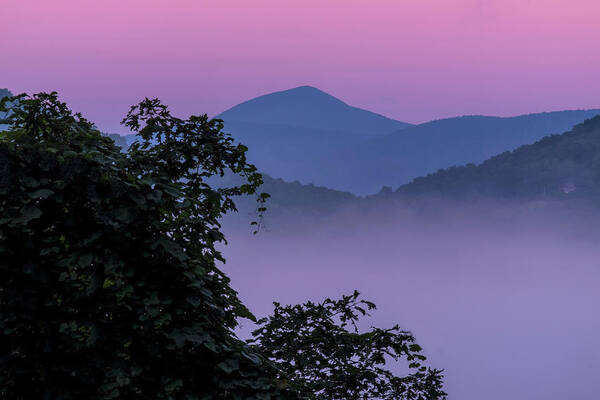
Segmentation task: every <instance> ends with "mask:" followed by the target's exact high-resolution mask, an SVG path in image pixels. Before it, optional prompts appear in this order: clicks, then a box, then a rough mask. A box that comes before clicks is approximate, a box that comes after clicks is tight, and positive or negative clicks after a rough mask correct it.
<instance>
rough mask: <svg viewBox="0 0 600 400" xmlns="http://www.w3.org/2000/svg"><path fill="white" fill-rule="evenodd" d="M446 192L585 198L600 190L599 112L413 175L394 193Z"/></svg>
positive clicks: (452, 194)
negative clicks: (473, 160) (480, 157)
mask: <svg viewBox="0 0 600 400" xmlns="http://www.w3.org/2000/svg"><path fill="white" fill-rule="evenodd" d="M396 193H398V194H411V195H439V196H443V197H455V198H456V197H460V198H468V197H478V196H485V197H496V198H507V197H508V198H536V197H548V196H553V197H555V196H558V197H564V196H569V197H587V196H595V195H598V194H600V116H596V117H594V118H591V119H588V120H586V121H585V122H584V123H582V124H579V125H577V126H575V127H574V128H573V129H572V130H571V131H569V132H566V133H563V134H561V135H552V136H549V137H546V138H543V139H542V140H539V141H538V142H536V143H534V144H531V145H525V146H521V147H519V148H518V149H516V150H514V151H510V152H505V153H502V154H500V155H498V156H495V157H492V158H490V159H489V160H487V161H485V162H483V163H482V164H480V165H474V164H469V165H467V166H460V167H451V168H448V169H445V170H441V171H438V172H436V173H434V174H430V175H427V176H425V177H421V178H417V179H414V180H413V181H412V182H411V183H410V184H407V185H404V186H402V187H400V188H399V189H398V191H397V192H396Z"/></svg>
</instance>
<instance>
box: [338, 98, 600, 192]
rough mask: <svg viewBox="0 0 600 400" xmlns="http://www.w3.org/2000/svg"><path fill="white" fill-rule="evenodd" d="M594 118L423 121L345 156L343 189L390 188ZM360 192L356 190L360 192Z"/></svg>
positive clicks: (587, 113)
mask: <svg viewBox="0 0 600 400" xmlns="http://www.w3.org/2000/svg"><path fill="white" fill-rule="evenodd" d="M598 114H600V110H574V111H556V112H547V113H540V114H529V115H521V116H517V117H509V118H500V117H487V116H463V117H456V118H448V119H443V120H437V121H432V122H427V123H424V124H421V125H417V126H413V127H408V128H406V129H403V130H401V131H398V132H395V133H393V134H389V135H386V136H384V137H378V138H376V139H373V140H370V141H369V142H367V143H363V144H362V145H361V146H360V147H357V148H354V149H352V151H351V153H349V154H346V155H345V157H344V158H345V159H346V160H355V162H354V163H351V164H350V163H348V164H350V165H351V167H352V169H350V170H348V174H351V175H354V176H355V177H356V180H357V182H359V184H353V183H352V182H351V181H349V180H346V184H345V185H344V187H345V188H347V189H348V190H354V191H358V190H359V189H363V190H366V191H367V192H373V191H375V190H376V189H377V188H381V186H383V185H387V186H392V187H394V188H396V187H398V186H400V185H402V184H405V183H408V182H410V181H411V180H412V179H413V178H416V177H418V176H422V175H426V174H429V173H432V172H435V171H437V170H439V169H441V168H448V167H451V166H457V165H466V164H468V163H480V162H482V161H484V160H486V159H488V158H490V157H492V156H494V155H497V154H500V153H502V152H505V151H508V150H514V149H516V148H517V147H519V146H521V145H524V144H530V143H533V142H535V141H537V140H539V139H541V138H543V137H545V136H547V135H550V134H556V133H561V132H564V131H567V130H569V129H571V128H572V127H573V126H574V125H575V124H578V123H581V122H583V121H584V120H585V119H587V118H591V117H593V116H595V115H598ZM361 192H362V190H361Z"/></svg>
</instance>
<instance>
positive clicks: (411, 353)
mask: <svg viewBox="0 0 600 400" xmlns="http://www.w3.org/2000/svg"><path fill="white" fill-rule="evenodd" d="M359 296H360V294H359V293H358V292H357V291H355V292H354V293H353V294H351V295H345V296H342V298H341V299H338V300H332V299H326V300H324V301H323V302H321V303H314V302H310V301H309V302H307V303H304V304H298V305H288V306H282V305H281V304H279V303H274V305H275V309H274V312H273V314H272V315H271V316H269V317H266V318H263V319H260V320H259V321H258V325H259V327H258V329H256V330H255V331H254V332H253V339H252V340H251V343H253V344H254V345H255V346H256V347H257V348H258V349H259V350H260V352H261V353H263V354H264V355H265V356H267V357H268V358H269V359H270V360H272V361H273V362H274V363H276V364H277V366H278V367H279V371H280V379H282V380H285V379H291V380H293V381H295V382H298V383H300V384H301V385H302V386H303V387H304V388H305V389H306V393H307V397H310V398H315V399H331V400H334V399H336V400H337V399H345V400H359V399H414V400H425V399H428V400H435V399H445V396H446V394H445V393H444V392H443V390H442V375H441V373H442V371H440V370H435V369H430V368H428V367H426V366H425V365H423V361H425V360H426V357H425V356H424V355H422V354H421V351H422V349H421V347H420V346H419V345H418V344H417V343H416V342H415V338H414V336H413V335H412V334H411V333H410V332H407V331H404V330H401V329H400V327H399V326H398V325H396V326H394V327H392V328H388V329H381V328H376V327H371V328H370V329H369V330H366V331H360V330H359V320H360V318H361V317H364V316H368V315H369V312H370V311H371V310H373V309H375V304H373V303H372V302H370V301H367V300H363V299H360V297H359ZM399 360H405V361H407V363H408V366H407V368H406V369H407V370H408V371H409V373H408V374H407V375H406V376H397V375H395V374H394V373H393V372H391V371H390V370H389V369H387V368H386V364H388V363H389V362H391V361H399Z"/></svg>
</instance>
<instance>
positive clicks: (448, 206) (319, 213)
mask: <svg viewBox="0 0 600 400" xmlns="http://www.w3.org/2000/svg"><path fill="white" fill-rule="evenodd" d="M264 190H265V191H266V192H268V193H271V194H272V195H273V197H272V199H270V201H269V203H268V206H269V210H268V212H267V219H266V220H267V225H269V223H270V225H271V227H277V225H278V224H279V225H280V226H284V227H285V226H289V222H290V221H289V218H292V219H295V222H296V223H302V221H308V220H311V219H312V220H314V217H318V218H323V217H331V216H333V215H334V214H339V213H342V215H343V216H344V218H347V216H348V215H352V216H353V217H352V218H355V219H356V220H357V221H361V220H363V218H365V217H366V218H371V216H372V215H378V216H379V217H381V216H382V215H385V216H388V217H389V218H393V216H394V215H398V214H399V213H405V214H404V215H406V213H408V214H412V213H414V212H415V211H417V212H418V213H419V214H420V215H422V213H423V212H424V213H425V214H429V213H432V212H433V213H438V212H439V211H440V210H444V212H445V213H450V214H451V213H454V212H455V211H456V210H463V211H464V210H465V208H464V207H463V205H466V204H468V205H469V207H468V209H469V210H470V211H469V213H473V214H477V213H479V215H480V216H484V215H485V216H486V218H488V217H492V215H495V217H496V218H497V219H500V220H502V219H507V220H508V219H509V220H515V219H518V218H521V217H527V216H528V217H532V216H534V215H537V214H540V213H542V214H543V213H550V214H546V215H547V216H548V215H554V217H557V215H558V214H564V212H568V213H569V214H568V215H569V216H572V211H573V210H576V211H577V210H578V211H577V212H582V213H585V212H586V210H589V207H593V208H594V209H596V208H597V206H598V205H599V203H598V201H597V200H598V199H600V116H596V117H594V118H591V119H588V120H586V121H585V122H584V123H581V124H578V125H576V126H575V127H574V128H572V130H570V131H568V132H566V133H563V134H560V135H551V136H548V137H545V138H543V139H541V140H539V141H537V142H535V143H533V144H530V145H523V146H520V147H518V148H517V149H515V150H512V151H508V152H504V153H502V154H500V155H497V156H494V157H492V158H490V159H488V160H486V161H484V162H483V163H481V164H479V165H475V164H468V165H466V166H454V167H451V168H448V169H444V170H440V171H438V172H436V173H433V174H429V175H427V176H424V177H420V178H416V179H414V180H413V181H412V182H411V183H409V184H406V185H403V186H401V187H400V188H399V189H398V190H396V191H392V190H391V188H388V189H387V190H385V191H382V192H380V193H379V194H377V195H373V196H368V197H366V198H360V197H355V196H352V195H351V194H350V193H345V192H338V191H335V190H331V189H327V188H318V187H313V186H307V185H301V184H299V183H298V182H296V183H289V182H284V181H282V180H280V179H272V178H269V177H267V178H266V184H265V186H264ZM474 201H475V202H477V203H478V204H479V206H478V207H480V208H479V209H474V208H472V207H473V202H474ZM461 204H462V205H461ZM499 204H504V206H507V205H510V207H504V206H503V207H500V208H498V207H496V206H497V205H499ZM240 205H241V209H242V210H243V213H242V214H244V213H246V214H251V212H252V210H253V208H252V207H253V206H252V205H253V203H252V201H251V200H250V199H244V200H243V201H242V202H241V203H240ZM532 206H534V207H533V208H532ZM349 210H351V212H350V213H349V214H346V212H347V211H349ZM436 210H437V211H436ZM452 210H454V211H452ZM569 210H571V211H569ZM536 213H537V214H536ZM246 214H244V218H245V221H247V220H248V217H247V215H246Z"/></svg>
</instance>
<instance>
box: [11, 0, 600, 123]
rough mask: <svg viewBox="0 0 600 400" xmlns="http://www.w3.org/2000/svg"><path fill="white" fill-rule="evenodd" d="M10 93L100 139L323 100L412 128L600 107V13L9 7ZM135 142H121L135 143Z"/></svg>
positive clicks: (593, 9) (569, 0) (310, 4)
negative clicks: (267, 103)
mask: <svg viewBox="0 0 600 400" xmlns="http://www.w3.org/2000/svg"><path fill="white" fill-rule="evenodd" d="M1 13H2V18H1V22H0V38H1V39H0V54H2V62H1V63H0V87H3V86H6V87H8V88H10V89H12V90H13V91H16V92H21V91H27V92H35V91H41V90H58V91H59V92H60V93H61V94H62V95H63V98H64V99H65V100H67V101H68V102H69V103H70V104H71V105H72V107H73V108H75V109H76V110H78V111H82V112H83V113H84V114H85V115H87V116H88V117H89V118H91V119H92V120H94V121H96V122H97V123H98V124H99V126H100V128H102V129H105V130H109V131H117V130H120V128H119V126H118V121H119V120H120V119H121V118H122V116H123V115H124V114H125V113H126V111H127V109H128V107H129V105H131V104H133V103H135V102H136V101H138V100H139V99H140V98H142V97H143V96H159V97H161V98H162V99H163V100H164V101H165V102H167V103H168V104H170V105H172V106H173V108H174V109H175V110H176V111H177V112H178V113H182V114H188V113H192V112H193V113H201V112H207V113H209V114H215V113H218V112H220V111H223V110H224V109H226V108H228V107H230V106H232V105H235V104H237V103H239V102H241V101H244V100H247V99H249V98H252V97H254V96H257V95H260V94H265V93H268V92H271V91H276V90H282V89H287V88H290V87H294V86H299V85H303V84H308V85H313V86H317V87H319V88H321V89H322V90H325V91H327V92H330V93H331V94H333V95H335V96H338V97H340V98H341V99H342V100H344V101H347V102H348V103H350V104H352V105H356V106H359V107H364V108H367V109H370V110H373V111H377V112H380V113H382V114H384V115H387V116H390V117H393V118H397V119H400V120H404V121H408V122H422V121H426V120H430V119H434V118H440V117H447V116H455V115H462V114H493V115H515V114H521V113H528V112H537V111H546V110H557V109H571V108H593V107H598V106H600V99H599V98H598V93H600V80H599V79H597V78H598V71H600V51H598V50H599V47H600V46H599V45H598V37H600V24H598V20H597V18H598V15H599V14H600V2H598V1H597V0H453V1H447V0H402V1H398V0H376V1H367V0H327V1H324V0H302V1H295V0H294V1H291V0H290V1H281V0H254V1H246V0H218V1H212V0H207V1H197V0H194V1H192V0H168V1H167V0H144V1H142V0H127V1H123V0H103V1H91V0H89V1H88V0H70V1H69V0H54V1H39V0H4V1H3V2H2V9H1ZM120 131H121V132H122V129H121V130H120Z"/></svg>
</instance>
